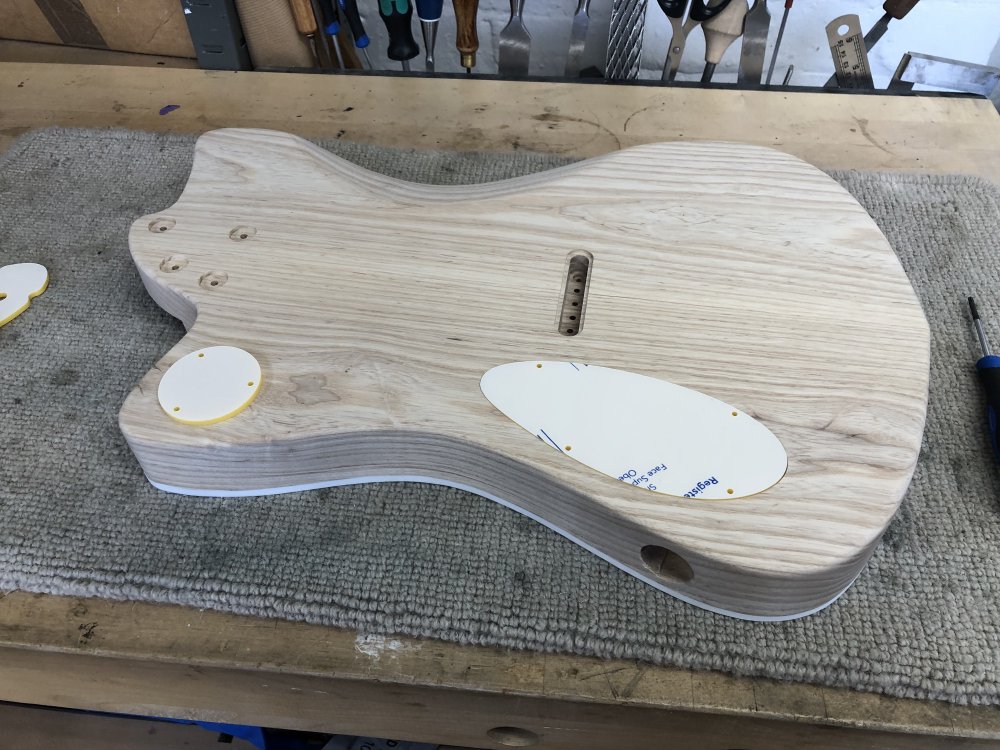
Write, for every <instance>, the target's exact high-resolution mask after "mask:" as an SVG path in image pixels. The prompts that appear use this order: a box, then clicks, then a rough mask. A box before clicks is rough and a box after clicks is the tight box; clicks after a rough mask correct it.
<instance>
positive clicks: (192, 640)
mask: <svg viewBox="0 0 1000 750" xmlns="http://www.w3.org/2000/svg"><path fill="white" fill-rule="evenodd" d="M0 644H2V645H0V648H2V649H3V652H2V658H0V699H4V700H13V701H19V702H26V703H42V704H47V705H60V706H66V707H71V708H85V709H90V710H105V711H123V712H133V713H137V714H145V715H158V716H184V717H189V718H201V719H205V720H211V721H227V722H233V723H254V722H262V723H265V724H266V723H268V722H271V725H273V726H280V727H285V728H289V729H308V730H314V731H329V732H344V733H348V734H353V733H357V734H363V735H368V736H389V737H395V738H398V739H423V740H426V741H433V742H448V743H451V744H456V745H460V746H467V747H477V746H480V747H482V746H485V747H495V746H496V745H495V744H491V743H489V742H484V736H486V735H485V732H486V731H488V730H489V729H493V728H495V727H502V726H515V727H520V728H522V729H527V730H528V731H532V732H543V733H544V732H546V731H548V729H549V728H552V727H559V728H561V729H560V730H559V731H558V732H555V734H554V736H555V738H557V739H552V735H550V736H549V739H550V740H551V742H546V743H545V744H542V745H540V746H541V747H571V746H573V745H572V743H571V741H572V742H577V743H578V744H577V745H575V746H576V747H578V748H581V749H584V750H586V748H606V747H609V746H614V744H613V742H614V736H615V733H616V732H617V733H618V734H619V735H620V734H621V732H622V731H623V728H626V727H627V728H628V729H629V730H630V731H631V729H632V728H633V727H640V726H642V727H648V730H646V729H643V730H641V731H642V732H646V731H648V734H643V737H646V738H647V739H649V740H650V741H653V739H655V734H656V732H658V731H662V732H667V733H674V734H673V735H672V736H675V737H678V738H688V739H690V738H692V737H694V736H695V734H696V732H701V731H705V730H707V731H708V733H707V734H705V735H704V739H705V742H707V743H709V744H706V745H704V746H705V747H720V748H722V747H748V748H752V747H776V748H781V747H786V746H787V747H795V744H794V743H795V742H801V743H805V742H807V741H808V742H815V743H819V744H815V745H809V746H810V747H855V746H857V744H858V743H863V742H864V741H871V742H873V743H875V739H872V738H873V737H874V738H876V739H877V740H878V743H875V744H873V745H872V746H874V747H935V746H947V747H958V746H961V745H960V744H959V741H958V740H957V739H955V738H964V739H966V740H983V741H986V740H992V741H994V744H993V745H989V744H986V745H984V746H986V747H989V746H995V747H1000V722H998V721H997V716H998V713H1000V712H998V711H997V710H996V709H993V708H976V707H961V706H954V705H950V704H946V703H935V702H927V701H911V700H899V699H891V698H886V697H884V696H877V695H870V694H865V693H857V692H854V691H850V690H833V689H819V688H815V687H811V686H801V685H795V684H791V683H777V682H774V681H770V680H751V679H742V678H736V677H731V676H726V675H721V674H716V673H712V672H691V671H689V670H683V669H675V668H666V667H655V666H652V665H645V664H637V663H635V662H632V661H622V660H603V659H593V658H588V657H579V656H570V655H558V654H537V653H530V652H513V651H503V650H499V649H490V648H481V647H470V646H461V645H458V644H452V643H444V642H439V641H428V640H419V639H414V638H405V637H391V638H390V637H382V636H367V637H366V636H360V635H358V634H357V633H353V632H348V631H344V630H337V629H334V628H326V627H322V626H317V625H308V624H305V623H297V622H287V621H280V620H265V619H259V618H252V617H239V616H235V615H230V614H225V613H220V612H212V611H208V610H194V609H190V608H186V607H178V606H171V605H157V604H146V603H141V602H135V603H128V602H126V603H115V602H110V601H106V600H100V599H75V598H71V597H56V596H46V595H32V594H26V593H23V592H14V593H11V594H8V595H7V596H6V597H4V598H0ZM817 691H819V693H817ZM804 695H805V696H806V697H803V696H804ZM637 709H644V711H643V712H642V713H641V714H635V713H634V711H635V710H637ZM929 711H933V712H936V715H937V717H936V718H934V719H933V720H931V721H929V720H928V712H929ZM467 714H468V720H467V721H466V715H467ZM720 715H721V716H726V717H729V718H728V719H727V720H726V722H723V723H722V724H716V720H715V718H708V717H710V716H711V717H715V716H720ZM678 717H680V718H678ZM566 722H568V723H566ZM744 722H746V723H744ZM761 722H763V723H761ZM838 728H841V729H855V730H856V729H860V728H863V729H865V730H867V731H872V732H878V733H879V734H877V735H867V734H858V735H856V739H852V738H854V737H855V735H854V733H853V732H851V731H848V732H844V733H840V732H839V731H837V730H838ZM637 731H639V730H637ZM716 731H717V732H718V733H717V734H713V733H714V732H716ZM744 731H745V732H746V735H744V734H743V733H744ZM592 732H593V733H592ZM665 736H671V735H669V734H667V735H664V737H665ZM750 737H754V738H756V739H755V742H756V743H757V744H750V743H749V739H748V738H750ZM765 738H774V742H775V744H770V745H769V744H766V743H765ZM782 738H785V739H782ZM921 738H923V739H921ZM487 739H488V738H487ZM904 739H905V741H909V740H910V739H913V740H914V744H912V745H907V744H906V743H905V742H904ZM779 740H780V742H785V743H786V744H780V742H779ZM657 741H658V742H660V744H662V741H663V737H661V739H660V740H657ZM710 741H711V742H715V743H717V744H711V742H710ZM725 743H729V744H725ZM852 743H854V744H852ZM885 743H888V744H885ZM893 743H896V744H893ZM921 743H923V744H921ZM952 743H954V744H952Z"/></svg>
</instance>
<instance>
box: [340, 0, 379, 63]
mask: <svg viewBox="0 0 1000 750" xmlns="http://www.w3.org/2000/svg"><path fill="white" fill-rule="evenodd" d="M337 4H338V5H339V6H340V9H341V10H342V11H343V12H344V17H345V18H347V25H348V26H349V27H350V29H351V35H352V36H353V37H354V46H355V47H357V48H358V49H359V50H361V54H362V55H364V57H365V63H366V64H367V66H368V70H372V61H371V58H370V57H368V50H366V49H365V47H367V46H368V43H369V41H370V40H369V39H368V34H366V33H365V26H364V24H363V23H361V14H360V13H358V0H337Z"/></svg>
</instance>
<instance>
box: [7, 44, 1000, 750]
mask: <svg viewBox="0 0 1000 750" xmlns="http://www.w3.org/2000/svg"><path fill="white" fill-rule="evenodd" d="M296 39H298V37H296ZM345 49H346V48H345ZM64 62H65V61H64ZM365 83H366V88H364V89H362V90H360V91H359V90H358V87H357V85H356V79H354V78H351V77H344V76H317V75H282V74H271V73H238V74H235V75H234V74H220V73H214V72H210V71H168V70H138V69H134V68H128V67H119V68H116V67H97V66H92V65H91V66H88V65H60V64H50V65H32V64H25V63H10V62H8V63H0V101H4V102H5V103H6V105H7V106H4V107H0V151H3V150H5V149H6V148H7V147H8V145H9V144H10V142H11V140H12V139H13V138H14V137H16V136H17V135H18V134H19V133H22V132H24V131H25V130H27V129H29V128H34V127H41V126H44V125H52V124H58V125H65V126H77V127H109V126H119V127H132V128H139V129H145V130H152V131H158V132H173V133H199V132H202V131H204V130H207V129H211V128H213V127H223V126H238V127H271V128H281V129H286V130H288V129H292V130H294V131H295V132H297V133H299V134H303V135H311V136H322V137H335V136H337V135H338V134H340V133H341V132H342V133H343V137H344V138H345V139H349V140H355V141H360V142H365V143H376V144H381V145H386V146H401V147H427V148H434V147H436V148H447V149H470V148H478V149H484V150H509V149H513V148H534V149H537V150H542V151H550V152H555V153H564V154H574V155H577V156H591V155H595V154H599V153H605V152H607V151H610V150H613V149H614V148H616V147H617V146H616V145H615V144H616V142H618V143H620V144H621V145H623V146H627V145H635V144H638V143H643V142H649V141H657V140H660V141H662V140H681V141H683V140H692V139H699V138H702V139H704V138H708V139H722V140H733V141H740V142H746V143H756V144H760V145H773V146H776V147H778V148H780V149H782V150H784V151H787V152H788V153H792V154H795V155H797V156H799V157H801V158H804V159H806V160H808V161H810V162H811V163H813V164H816V165H818V166H822V167H824V168H835V169H851V168H854V169H897V170H913V171H919V172H924V173H931V174H933V173H942V172H966V173H970V174H979V175H983V176H986V177H989V178H992V179H994V180H998V179H1000V150H998V149H997V148H996V142H997V139H998V138H1000V117H998V115H997V112H996V110H995V109H993V107H992V106H991V105H990V103H989V102H986V101H982V100H978V99H972V98H966V97H889V96H853V95H849V94H838V93H822V92H816V93H810V92H794V93H792V92H781V93H775V92H756V91H734V90H723V89H715V90H695V89H686V88H680V87H676V88H669V89H663V88H662V87H645V86H610V85H600V84H598V85H573V84H548V83H538V82H498V81H481V80H475V79H471V80H451V79H414V80H408V81H406V83H405V86H404V85H403V84H401V83H400V82H399V81H398V80H397V79H394V78H391V77H376V76H371V77H367V78H365ZM21 84H23V86H22V85H21ZM404 89H405V90H407V91H409V92H410V94H411V95H410V96H409V97H408V103H409V107H408V108H407V109H406V111H405V112H401V111H400V110H399V108H398V106H397V105H396V101H397V97H398V96H399V94H400V92H402V91H403V90H404ZM175 101H180V102H182V103H183V104H184V107H183V108H182V109H180V110H177V111H176V112H173V113H171V115H170V116H169V117H161V116H159V115H158V109H159V107H160V106H162V105H163V103H165V102H175ZM348 109H349V110H350V111H347V110H348ZM404 116H405V118H406V123H407V126H406V127H403V126H402V125H401V123H402V118H403V117H404ZM859 125H860V126H861V127H859ZM92 622H98V623H99V626H98V627H97V628H96V629H94V630H92V633H93V638H92V639H90V640H86V641H85V640H83V639H81V633H82V632H84V631H82V630H81V629H80V626H81V625H87V624H88V623H92ZM355 637H356V634H355V633H352V632H348V631H342V630H337V629H333V628H326V627H321V626H315V625H306V624H303V623H288V622H280V621H274V620H263V619H259V618H252V617H246V616H242V615H234V614H229V613H224V612H206V611H197V610H194V609H190V608H184V607H178V606H171V605H159V604H149V603H142V602H124V603H123V602H111V601H106V600H94V599H90V600H78V599H73V598H70V597H59V596H51V595H32V594H27V593H24V592H15V593H11V594H8V595H7V596H6V597H4V596H2V595H0V643H2V644H3V645H4V646H5V653H11V654H17V655H18V656H19V657H20V658H21V660H22V662H23V664H24V665H25V666H24V668H23V670H21V671H19V673H18V675H17V676H16V677H15V676H14V675H12V674H10V673H9V672H3V674H2V676H0V690H2V692H0V698H3V699H7V700H14V699H16V698H17V696H20V699H22V700H28V701H35V702H42V703H49V704H52V705H62V706H78V707H90V706H92V705H93V704H95V703H99V704H100V705H102V706H104V707H105V708H107V709H109V710H124V708H125V706H126V704H127V703H129V704H130V703H132V702H134V698H135V695H136V694H138V693H141V694H142V696H143V698H144V699H145V700H146V701H147V702H148V703H149V704H150V705H153V706H155V707H156V709H157V710H160V709H163V708H164V707H168V706H172V707H174V710H176V711H179V712H184V713H185V714H186V715H189V716H199V717H200V718H208V717H209V716H218V715H220V714H219V712H220V710H221V706H220V705H219V701H220V700H222V699H223V698H225V699H226V700H228V698H229V697H232V698H234V699H236V700H237V701H238V705H237V706H235V707H234V708H233V709H232V713H231V715H232V716H233V717H235V718H236V719H237V720H241V721H252V720H254V719H255V718H257V714H256V707H257V704H256V703H255V701H256V700H257V699H258V697H259V694H260V689H259V681H257V682H254V681H253V680H250V679H247V680H246V681H243V682H241V684H240V685H236V684H234V683H233V682H232V681H229V680H227V679H226V677H225V675H224V674H220V673H219V672H218V671H217V670H216V668H215V667H217V666H222V665H228V667H230V668H233V669H239V670H241V671H243V672H245V673H250V672H257V673H258V674H260V673H262V672H278V673H281V674H284V675H289V674H290V673H292V672H297V673H299V674H312V675H317V674H322V675H326V676H328V677H329V676H331V675H336V674H347V673H349V674H350V675H351V679H352V680H354V681H355V682H359V683H362V684H371V685H372V686H373V687H374V688H376V690H375V691H372V692H370V693H369V694H368V703H367V709H368V712H369V713H368V714H366V717H367V718H366V720H365V721H360V722H359V723H362V724H364V725H365V727H366V728H365V730H364V731H365V733H367V734H375V735H378V734H381V735H383V736H384V734H385V733H386V728H385V722H386V717H392V716H393V715H394V714H395V712H396V711H398V709H399V705H400V696H399V690H400V685H403V686H408V687H411V688H412V689H413V693H412V694H413V696H414V699H415V700H420V699H421V697H422V696H423V695H424V694H426V691H427V687H429V686H447V687H448V688H449V689H450V690H451V691H452V692H453V700H452V702H451V703H450V709H451V713H452V714H453V715H455V716H461V715H463V713H464V711H465V710H466V707H467V705H469V703H470V702H471V703H474V704H475V705H477V706H479V707H480V708H481V710H483V711H484V712H487V713H488V712H489V711H490V710H491V709H493V710H494V713H492V714H488V718H487V721H488V722H492V726H497V725H500V724H502V723H512V722H516V718H515V717H514V716H513V715H512V714H511V713H504V709H505V708H506V706H507V704H506V703H503V702H501V703H497V702H493V700H492V698H493V696H494V695H496V694H499V695H500V696H501V700H503V699H504V697H505V696H510V695H512V696H519V695H532V696H535V697H537V698H539V699H544V700H543V708H542V710H539V711H537V712H534V713H533V714H532V716H531V717H530V719H531V722H530V723H527V724H525V726H529V727H530V726H534V725H536V724H537V725H554V724H555V723H556V718H555V716H554V715H553V713H552V711H550V710H549V709H548V708H547V707H550V706H562V705H566V706H569V705H576V706H579V705H580V704H581V703H583V704H586V703H588V702H591V701H594V702H598V703H601V704H602V705H603V706H605V708H606V710H605V711H603V712H602V715H601V721H600V722H598V717H596V716H593V717H587V716H580V717H579V718H580V721H579V723H578V725H577V727H578V729H579V731H577V732H576V740H575V745H574V747H575V750H597V749H598V748H600V749H602V750H603V748H606V747H608V746H609V745H608V743H607V742H605V741H604V739H605V738H606V736H607V733H608V731H610V730H611V729H613V728H615V727H617V728H618V731H619V734H618V740H619V741H617V742H616V743H613V744H614V746H617V745H620V744H621V742H620V737H621V735H622V733H623V732H626V731H628V730H632V729H634V726H633V725H631V724H629V723H628V722H627V720H626V717H625V716H623V715H620V714H617V713H616V711H617V709H618V707H620V706H623V705H626V704H631V703H632V702H634V701H641V702H642V703H643V704H644V705H646V706H647V707H649V708H651V709H655V710H656V711H655V712H656V713H657V714H659V715H668V714H670V713H672V712H673V711H674V710H676V709H682V710H690V711H692V712H694V713H695V714H696V715H697V716H698V717H699V721H700V724H701V726H702V728H703V729H704V730H706V731H707V730H710V729H713V728H717V727H718V725H717V724H716V723H715V720H714V716H715V715H716V714H720V713H721V714H725V715H727V716H730V717H733V719H734V721H733V722H731V723H728V722H727V729H728V731H730V733H729V734H725V735H722V736H719V735H715V736H714V737H712V738H708V737H706V736H705V735H704V734H703V735H702V736H701V737H699V738H698V740H697V742H696V744H695V746H696V747H699V748H715V747H718V748H733V747H741V748H758V747H759V748H775V747H778V746H779V744H778V739H777V737H776V733H768V734H767V735H766V736H764V737H763V738H762V739H761V741H759V742H757V743H755V744H751V743H750V742H749V741H748V739H747V738H748V733H747V731H745V727H746V726H747V724H746V723H745V722H750V723H753V722H754V721H755V720H756V718H757V717H761V716H765V717H767V718H775V719H781V721H780V722H772V724H776V725H778V726H790V725H793V724H794V725H795V726H797V727H798V730H799V731H801V732H803V734H804V736H806V737H807V738H808V740H807V742H805V743H803V742H802V741H799V742H798V743H797V744H793V745H790V746H792V747H801V746H803V744H805V745H806V746H809V747H814V748H816V747H838V748H857V747H859V746H862V745H864V744H865V743H866V742H868V743H871V737H870V736H869V735H868V734H867V730H881V731H882V732H888V733H889V734H888V736H891V737H894V738H897V742H898V743H899V744H900V745H904V746H906V747H915V746H918V744H919V743H921V742H922V743H924V746H937V747H949V748H951V747H956V746H957V745H958V741H956V740H955V739H953V738H954V737H967V738H973V737H975V738H979V739H981V740H993V741H994V744H993V745H989V746H992V747H996V746H998V745H1000V743H998V742H997V740H1000V716H998V712H997V711H996V709H993V708H984V707H972V706H955V705H949V704H946V703H941V702H933V701H914V700H903V699H897V698H889V697H886V696H881V695H874V694H870V693H859V692H856V691H852V690H845V689H834V688H821V687H815V686H810V685H803V684H798V683H782V684H777V683H771V682H769V681H767V680H761V679H751V678H737V677H730V676H727V675H723V674H720V673H715V672H697V673H691V672H689V671H687V670H682V669H677V668H672V667H652V666H649V665H642V664H636V663H634V662H628V661H621V660H599V659H594V658H589V657H581V656H562V655H560V656H556V655H552V654H539V653H532V652H501V651H498V650H496V649H490V648H484V647H480V646H469V645H459V644H454V643H444V642H432V641H424V640H419V639H409V638H402V639H400V640H401V641H402V643H403V644H404V647H405V648H404V649H403V650H401V651H399V652H397V656H396V658H393V659H381V660H377V661H376V660H373V659H369V660H367V662H365V663H361V662H359V661H358V657H359V655H358V653H357V652H356V651H355V649H354V643H355ZM40 652H42V653H41V656H40V657H38V654H39V653H40ZM81 653H84V654H90V655H91V656H92V658H91V663H92V664H94V665H95V667H96V669H97V673H94V674H95V676H94V679H93V680H91V681H84V680H79V679H76V678H77V677H80V676H82V675H81V674H80V672H79V671H78V668H77V665H78V663H79V655H80V654H81ZM178 662H182V663H187V664H196V665H198V666H197V667H195V668H194V670H195V671H196V673H197V675H198V679H203V680H206V681H211V682H212V683H213V684H214V685H215V686H216V689H215V690H214V691H212V692H211V693H210V694H208V695H205V696H202V695H200V694H199V695H195V696H191V695H189V694H185V693H184V691H176V692H175V691H174V685H175V683H174V678H175V673H174V670H173V668H172V666H171V665H172V664H174V663H178ZM164 665H167V666H166V668H163V669H161V668H160V667H161V666H164ZM0 666H2V665H0ZM640 671H641V673H642V676H641V678H639V679H637V678H638V677H639V673H640ZM67 677H68V679H67ZM180 679H181V680H182V682H186V681H187V679H188V677H187V676H182V677H181V678H180ZM287 681H288V687H287V690H288V691H289V692H290V693H291V692H294V691H296V690H302V689H303V688H304V687H305V686H304V685H302V684H300V683H298V682H296V681H295V680H294V678H292V677H288V678H287ZM403 689H407V687H404V688H403ZM299 695H302V693H300V694H299ZM175 696H180V698H179V699H175ZM816 696H818V699H816ZM319 698H321V696H318V695H313V696H312V699H313V700H318V699H319ZM806 698H808V700H807V699H806ZM758 699H760V700H759V701H758ZM340 708H341V707H340V706H339V705H336V704H335V705H334V706H332V707H331V709H330V711H329V712H328V715H327V718H328V720H329V719H330V718H331V717H333V716H336V715H338V714H339V713H340ZM273 714H274V715H275V718H276V720H277V721H278V723H279V724H280V725H281V726H292V725H293V724H295V723H296V722H297V721H300V719H299V717H300V715H301V711H300V706H299V705H298V704H296V703H294V702H291V701H286V702H283V703H282V706H281V707H280V708H278V709H276V710H274V711H273ZM408 719H409V726H410V727H411V728H412V729H419V732H420V734H421V735H422V736H430V737H435V738H436V739H437V740H443V739H444V735H445V734H446V732H445V731H443V730H442V729H441V728H440V725H441V724H442V723H450V719H451V716H449V715H446V714H439V713H434V712H428V713H427V714H426V715H425V716H423V717H417V718H414V717H408ZM418 722H419V723H418ZM831 724H832V725H835V726H836V727H842V728H843V731H838V730H836V729H834V730H831V726H830V725H831ZM591 726H593V727H594V728H595V729H596V730H598V733H597V734H596V735H591V732H590V728H591ZM466 730H467V732H466V734H467V735H468V736H467V737H466V738H465V739H462V740H457V739H456V740H455V741H456V742H458V743H459V744H467V745H473V746H475V745H478V744H480V740H479V739H478V738H474V737H473V736H472V730H471V728H469V727H466ZM413 733H416V732H413ZM449 733H450V730H449ZM913 735H919V737H914V736H913ZM883 736H885V735H884V734H883ZM667 739H668V736H667V735H665V734H661V735H659V736H658V737H656V738H654V740H653V744H654V745H661V744H663V742H665V741H667ZM911 740H912V741H913V742H912V743H911V742H910V741H911ZM544 746H545V745H542V747H544ZM983 746H987V745H986V743H985V742H984V745H983Z"/></svg>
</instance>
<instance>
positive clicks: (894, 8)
mask: <svg viewBox="0 0 1000 750" xmlns="http://www.w3.org/2000/svg"><path fill="white" fill-rule="evenodd" d="M918 2H920V0H885V2H884V3H883V4H882V10H884V11H885V12H886V13H888V14H889V15H890V16H892V17H893V18H896V19H899V18H902V17H903V16H905V15H906V14H907V13H909V12H910V11H911V10H913V6H914V5H916V4H917V3H918Z"/></svg>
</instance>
